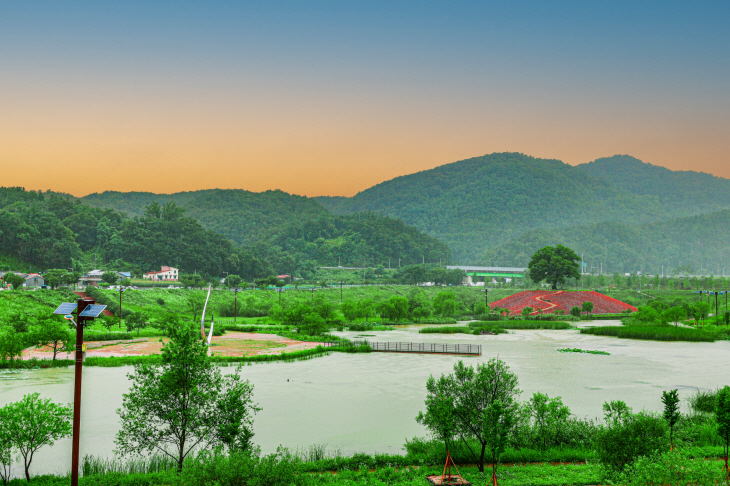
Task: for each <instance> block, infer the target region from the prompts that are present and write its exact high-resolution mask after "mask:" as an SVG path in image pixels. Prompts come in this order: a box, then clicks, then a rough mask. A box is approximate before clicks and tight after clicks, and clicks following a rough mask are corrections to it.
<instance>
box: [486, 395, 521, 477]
mask: <svg viewBox="0 0 730 486" xmlns="http://www.w3.org/2000/svg"><path fill="white" fill-rule="evenodd" d="M516 419H517V408H516V407H515V406H513V404H511V403H509V404H507V405H505V404H503V403H502V401H501V400H495V401H493V402H492V403H490V404H489V405H488V406H487V408H486V410H485V411H484V429H486V430H488V431H489V433H488V435H487V436H486V443H487V447H488V448H489V451H490V453H491V456H492V484H495V485H496V484H497V465H498V464H499V459H500V456H501V455H502V453H503V452H504V450H505V449H506V447H507V443H508V439H509V434H510V432H512V427H513V426H514V424H515V422H516ZM482 472H484V466H482Z"/></svg>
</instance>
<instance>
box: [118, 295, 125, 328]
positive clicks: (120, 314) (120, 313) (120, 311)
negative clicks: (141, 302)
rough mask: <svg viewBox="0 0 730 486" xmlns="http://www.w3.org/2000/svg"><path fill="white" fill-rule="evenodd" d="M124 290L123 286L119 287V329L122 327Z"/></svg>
mask: <svg viewBox="0 0 730 486" xmlns="http://www.w3.org/2000/svg"><path fill="white" fill-rule="evenodd" d="M122 292H124V289H123V288H121V287H120V288H119V329H121V328H122Z"/></svg>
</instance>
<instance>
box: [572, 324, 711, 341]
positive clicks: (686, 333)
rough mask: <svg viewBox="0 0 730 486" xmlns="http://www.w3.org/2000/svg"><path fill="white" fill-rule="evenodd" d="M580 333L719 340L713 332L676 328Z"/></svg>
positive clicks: (583, 331)
mask: <svg viewBox="0 0 730 486" xmlns="http://www.w3.org/2000/svg"><path fill="white" fill-rule="evenodd" d="M580 333H581V334H592V335H594V336H614V337H617V338H620V339H646V340H650V341H689V342H714V341H715V340H716V339H717V334H715V333H713V332H708V331H700V330H697V329H692V328H687V327H674V326H666V327H661V326H651V327H638V326H631V327H626V326H608V327H589V328H586V329H581V330H580Z"/></svg>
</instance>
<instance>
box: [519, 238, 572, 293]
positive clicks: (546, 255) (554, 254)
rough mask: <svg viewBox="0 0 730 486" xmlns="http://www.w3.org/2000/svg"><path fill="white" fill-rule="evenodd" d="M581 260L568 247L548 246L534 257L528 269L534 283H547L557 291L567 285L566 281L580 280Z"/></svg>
mask: <svg viewBox="0 0 730 486" xmlns="http://www.w3.org/2000/svg"><path fill="white" fill-rule="evenodd" d="M579 260H580V257H579V256H578V255H577V254H576V253H575V252H574V251H573V250H571V249H570V248H568V247H566V246H563V245H557V246H555V247H552V246H546V247H544V248H541V249H540V250H538V251H537V252H536V253H535V254H534V255H532V259H531V260H530V263H529V264H528V265H527V268H528V269H529V270H530V279H531V280H532V281H533V282H535V283H539V282H542V281H545V282H547V283H549V284H550V285H552V288H553V290H557V289H558V284H561V285H563V284H565V279H567V278H575V279H579V278H580V272H579V271H578V269H579V267H580V265H579V264H578V261H579Z"/></svg>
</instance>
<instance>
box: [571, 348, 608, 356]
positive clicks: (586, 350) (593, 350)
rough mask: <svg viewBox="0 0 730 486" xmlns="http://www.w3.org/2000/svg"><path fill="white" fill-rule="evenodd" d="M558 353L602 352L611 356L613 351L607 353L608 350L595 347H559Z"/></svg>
mask: <svg viewBox="0 0 730 486" xmlns="http://www.w3.org/2000/svg"><path fill="white" fill-rule="evenodd" d="M558 353H586V354H602V355H606V356H610V355H611V353H607V352H606V351H596V350H595V349H580V348H560V349H558Z"/></svg>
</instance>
